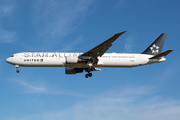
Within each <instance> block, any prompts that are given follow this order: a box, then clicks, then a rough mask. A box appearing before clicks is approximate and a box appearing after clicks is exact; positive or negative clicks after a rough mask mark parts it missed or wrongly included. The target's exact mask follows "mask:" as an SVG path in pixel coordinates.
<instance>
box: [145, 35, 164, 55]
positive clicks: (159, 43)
mask: <svg viewBox="0 0 180 120" xmlns="http://www.w3.org/2000/svg"><path fill="white" fill-rule="evenodd" d="M166 35H167V34H166V33H162V34H161V35H160V36H159V37H158V38H157V39H156V40H155V41H154V42H153V43H151V45H150V46H149V47H148V48H147V49H146V50H145V51H144V52H142V53H141V54H149V55H157V54H159V53H161V50H162V48H163V45H164V41H165V39H166Z"/></svg>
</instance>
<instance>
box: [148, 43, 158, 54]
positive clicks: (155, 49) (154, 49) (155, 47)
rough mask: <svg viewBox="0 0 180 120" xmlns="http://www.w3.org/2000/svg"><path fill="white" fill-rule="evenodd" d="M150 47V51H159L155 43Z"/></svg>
mask: <svg viewBox="0 0 180 120" xmlns="http://www.w3.org/2000/svg"><path fill="white" fill-rule="evenodd" d="M150 49H151V51H152V53H155V54H157V53H159V47H158V46H156V45H155V44H154V45H153V46H152V47H150Z"/></svg>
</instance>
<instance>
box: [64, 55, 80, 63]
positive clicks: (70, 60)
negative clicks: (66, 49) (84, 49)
mask: <svg viewBox="0 0 180 120" xmlns="http://www.w3.org/2000/svg"><path fill="white" fill-rule="evenodd" d="M66 63H78V57H77V56H67V57H66Z"/></svg>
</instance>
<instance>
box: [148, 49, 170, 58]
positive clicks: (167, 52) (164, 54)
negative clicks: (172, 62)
mask: <svg viewBox="0 0 180 120" xmlns="http://www.w3.org/2000/svg"><path fill="white" fill-rule="evenodd" d="M172 51H173V49H170V50H167V51H165V52H163V53H160V54H158V55H155V56H153V57H151V58H149V59H160V58H163V57H165V56H166V55H168V54H169V53H170V52H172Z"/></svg>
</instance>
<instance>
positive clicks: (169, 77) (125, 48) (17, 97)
mask: <svg viewBox="0 0 180 120" xmlns="http://www.w3.org/2000/svg"><path fill="white" fill-rule="evenodd" d="M179 5H180V1H178V0H171V1H170V0H106V1H104V0H66V1H64V0H31V1H25V0H6V1H5V0H0V49H1V50H0V56H1V57H0V96H1V97H0V120H32V119H33V120H132V119H133V120H144V119H146V120H152V119H153V120H159V119H163V120H173V119H174V120H177V119H179V118H180V95H179V93H180V88H179V84H180V79H179V78H180V64H179V61H180V56H179V52H180V48H179V44H180V41H179V40H180V35H179V31H180V23H179V21H180V16H179V13H180V7H179ZM124 30H127V32H126V33H125V34H123V35H122V36H120V37H119V38H118V39H117V40H116V41H115V42H114V44H113V46H112V47H111V49H110V50H108V52H119V53H141V52H143V51H144V50H145V49H146V48H147V47H148V46H149V45H150V44H151V42H153V40H154V39H156V38H157V37H158V36H159V35H160V34H161V33H167V37H166V41H165V44H164V47H163V50H162V51H165V50H168V49H174V51H173V52H172V53H171V54H169V55H168V56H167V57H166V59H167V60H166V61H165V62H163V63H160V64H153V65H147V66H142V67H136V68H127V69H125V68H118V69H115V68H108V69H106V70H103V71H100V72H93V77H92V78H88V79H86V78H85V77H84V75H85V74H84V73H81V74H77V75H65V69H64V68H23V67H21V68H20V73H19V74H17V73H16V72H15V67H14V66H12V65H9V64H7V63H6V62H5V59H6V58H7V57H9V56H11V55H12V54H14V53H18V52H27V51H28V52H37V51H38V52H43V51H45V52H48V51H49V52H86V51H88V50H90V49H91V48H93V47H95V46H96V45H98V44H99V43H101V42H103V41H104V40H106V39H108V38H110V37H111V36H113V35H114V34H115V33H118V32H122V31H124Z"/></svg>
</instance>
